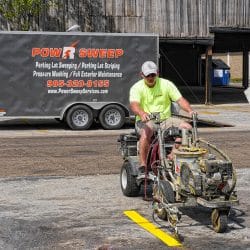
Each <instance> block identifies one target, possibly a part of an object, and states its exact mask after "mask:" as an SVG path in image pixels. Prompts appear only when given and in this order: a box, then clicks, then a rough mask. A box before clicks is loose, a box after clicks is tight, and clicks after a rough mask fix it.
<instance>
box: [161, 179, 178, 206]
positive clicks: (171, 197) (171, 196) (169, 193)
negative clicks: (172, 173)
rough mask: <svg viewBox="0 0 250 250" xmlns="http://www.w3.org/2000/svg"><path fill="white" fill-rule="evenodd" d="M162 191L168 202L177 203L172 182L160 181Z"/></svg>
mask: <svg viewBox="0 0 250 250" xmlns="http://www.w3.org/2000/svg"><path fill="white" fill-rule="evenodd" d="M160 191H161V193H162V194H163V196H164V199H165V200H166V201H167V202H168V203H175V193H174V190H173V188H172V186H171V184H170V183H169V182H168V181H165V180H161V181H160Z"/></svg>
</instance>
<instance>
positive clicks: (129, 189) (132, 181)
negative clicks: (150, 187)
mask: <svg viewBox="0 0 250 250" xmlns="http://www.w3.org/2000/svg"><path fill="white" fill-rule="evenodd" d="M131 168H132V166H131V164H130V163H129V162H128V161H125V162H124V163H123V165H122V169H121V173H120V183H121V189H122V192H123V194H124V195H125V196H128V197H135V196H138V195H139V192H140V186H138V185H137V183H136V176H134V175H132V169H131Z"/></svg>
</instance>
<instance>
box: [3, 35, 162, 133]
mask: <svg viewBox="0 0 250 250" xmlns="http://www.w3.org/2000/svg"><path fill="white" fill-rule="evenodd" d="M158 40H159V38H158V36H157V35H154V34H138V33H136V34H132V33H82V32H70V33H68V32H0V47H1V49H0V88H1V91H0V116H1V117H8V118H15V119H16V118H17V119H19V118H26V119H32V118H42V119H51V118H55V119H60V120H62V121H65V122H66V123H67V124H68V125H69V127H70V128H71V129H88V128H89V127H90V126H91V125H92V123H93V121H99V122H100V124H101V125H102V127H103V128H105V129H119V128H121V127H122V126H123V125H124V122H125V118H126V117H129V116H130V115H131V114H130V111H129V108H128V94H129V88H130V87H131V85H132V84H133V83H135V82H136V81H137V80H139V78H140V75H139V72H140V67H141V65H142V63H143V62H144V61H146V60H152V61H155V62H157V61H158V51H159V48H158V46H159V41H158Z"/></svg>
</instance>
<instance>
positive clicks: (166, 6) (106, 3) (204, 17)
mask: <svg viewBox="0 0 250 250" xmlns="http://www.w3.org/2000/svg"><path fill="white" fill-rule="evenodd" d="M53 2H54V4H51V7H50V8H49V9H44V8H42V10H41V13H40V14H39V17H31V20H30V29H31V30H46V31H65V30H66V29H67V28H68V27H70V26H71V25H73V24H79V25H80V26H81V30H82V31H91V32H92V31H94V32H147V33H151V32H153V33H157V34H159V36H160V37H207V36H211V34H210V33H209V27H211V26H218V27H223V26H227V27H243V28H244V27H247V28H249V27H250V0H53ZM0 27H1V29H3V30H7V29H8V27H9V29H14V28H15V25H14V24H13V23H11V21H10V22H9V23H8V22H6V20H5V19H4V18H1V17H0Z"/></svg>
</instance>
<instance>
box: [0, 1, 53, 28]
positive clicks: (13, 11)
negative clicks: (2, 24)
mask: <svg viewBox="0 0 250 250" xmlns="http://www.w3.org/2000/svg"><path fill="white" fill-rule="evenodd" d="M53 4H54V1H53V0H1V1H0V15H1V16H2V17H3V18H4V19H5V20H6V21H7V22H8V24H9V26H11V29H14V30H29V29H30V28H31V27H32V24H33V22H34V21H37V20H39V15H41V12H42V11H44V10H45V9H46V8H48V7H49V6H50V5H53Z"/></svg>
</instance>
